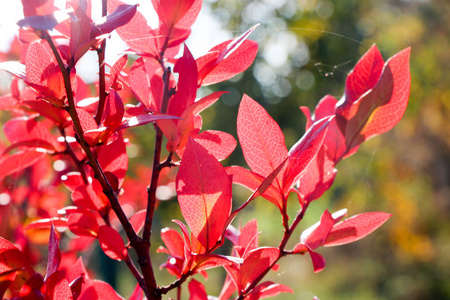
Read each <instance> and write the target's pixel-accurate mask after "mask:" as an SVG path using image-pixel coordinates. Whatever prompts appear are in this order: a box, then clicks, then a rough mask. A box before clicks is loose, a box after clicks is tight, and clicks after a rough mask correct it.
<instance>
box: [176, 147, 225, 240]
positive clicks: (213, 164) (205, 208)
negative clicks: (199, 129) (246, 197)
mask: <svg viewBox="0 0 450 300" xmlns="http://www.w3.org/2000/svg"><path fill="white" fill-rule="evenodd" d="M176 185H177V193H178V201H179V203H180V208H181V212H182V214H183V217H184V218H185V220H186V222H187V223H188V225H189V228H190V229H191V231H192V233H193V235H194V236H195V237H196V238H197V239H198V241H199V242H200V244H201V245H202V246H203V247H205V248H206V249H211V247H213V246H214V245H215V243H216V242H217V241H218V240H219V238H220V236H221V235H222V232H223V229H224V226H225V223H226V220H227V218H228V216H229V215H230V212H231V182H230V179H229V177H228V175H227V173H226V172H225V169H224V168H223V166H222V165H221V164H220V163H219V162H218V161H217V159H216V158H215V157H214V156H212V155H211V154H209V153H208V152H207V150H206V149H205V148H203V147H202V146H201V145H199V144H198V143H197V142H195V141H194V140H192V139H189V141H188V143H187V146H186V151H185V152H184V156H183V160H182V161H181V165H180V169H179V171H178V175H177V179H176Z"/></svg>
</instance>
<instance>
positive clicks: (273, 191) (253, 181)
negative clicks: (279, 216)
mask: <svg viewBox="0 0 450 300" xmlns="http://www.w3.org/2000/svg"><path fill="white" fill-rule="evenodd" d="M226 171H227V173H228V174H229V175H232V176H233V183H235V184H239V185H242V186H244V187H246V188H248V189H250V190H252V191H255V190H256V189H258V187H260V186H261V185H262V184H263V183H264V182H265V180H266V179H265V178H264V177H263V176H261V175H258V174H256V173H255V172H252V171H250V170H247V169H245V168H243V167H241V166H231V167H227V168H226ZM272 181H273V178H272ZM259 193H262V195H261V196H262V197H264V198H265V199H267V200H269V201H270V202H272V203H273V204H275V205H276V206H277V207H281V202H280V198H281V194H280V192H279V191H278V189H277V188H276V187H275V186H274V185H273V184H270V185H269V186H268V187H267V188H266V189H265V190H264V191H262V192H261V191H260V192H259Z"/></svg>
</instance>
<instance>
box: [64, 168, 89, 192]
mask: <svg viewBox="0 0 450 300" xmlns="http://www.w3.org/2000/svg"><path fill="white" fill-rule="evenodd" d="M61 181H62V182H63V183H64V185H65V186H66V188H68V189H69V191H71V192H73V191H75V189H76V188H77V187H79V186H81V185H84V181H83V177H82V176H81V173H80V172H69V173H67V174H65V175H63V176H61Z"/></svg>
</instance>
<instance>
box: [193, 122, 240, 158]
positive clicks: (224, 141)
mask: <svg viewBox="0 0 450 300" xmlns="http://www.w3.org/2000/svg"><path fill="white" fill-rule="evenodd" d="M195 141H196V142H197V143H199V144H200V145H202V146H203V147H205V149H206V150H208V153H210V154H212V155H213V156H214V157H215V158H216V159H217V160H218V161H221V160H224V159H225V158H227V157H228V156H229V155H230V154H231V152H233V150H234V148H236V145H237V142H236V140H235V139H234V137H233V136H232V135H231V134H229V133H226V132H223V131H216V130H206V131H203V132H202V133H200V134H199V135H198V136H197V137H196V138H195Z"/></svg>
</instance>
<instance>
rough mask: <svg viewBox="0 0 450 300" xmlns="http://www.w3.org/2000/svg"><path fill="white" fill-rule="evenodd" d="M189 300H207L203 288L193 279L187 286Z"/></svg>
mask: <svg viewBox="0 0 450 300" xmlns="http://www.w3.org/2000/svg"><path fill="white" fill-rule="evenodd" d="M188 288H189V300H208V294H206V290H205V286H204V285H203V284H202V283H200V282H198V281H197V280H195V279H192V280H191V281H190V282H189V284H188Z"/></svg>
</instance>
